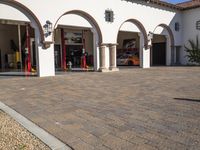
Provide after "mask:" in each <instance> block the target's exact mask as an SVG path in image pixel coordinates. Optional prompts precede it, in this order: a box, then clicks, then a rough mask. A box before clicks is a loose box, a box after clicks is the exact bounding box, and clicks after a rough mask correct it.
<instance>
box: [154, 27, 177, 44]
mask: <svg viewBox="0 0 200 150" xmlns="http://www.w3.org/2000/svg"><path fill="white" fill-rule="evenodd" d="M157 27H162V28H164V29H166V30H167V32H168V34H169V37H170V42H171V46H172V47H173V46H174V44H175V41H174V34H173V32H172V30H171V28H170V27H169V26H168V25H166V24H159V25H158V26H157ZM157 27H156V28H157ZM156 28H155V29H156Z"/></svg>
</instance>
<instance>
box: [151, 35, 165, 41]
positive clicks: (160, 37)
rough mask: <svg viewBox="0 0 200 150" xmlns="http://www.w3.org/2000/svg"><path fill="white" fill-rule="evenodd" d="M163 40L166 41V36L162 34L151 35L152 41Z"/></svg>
mask: <svg viewBox="0 0 200 150" xmlns="http://www.w3.org/2000/svg"><path fill="white" fill-rule="evenodd" d="M164 42H166V38H165V36H164V35H158V34H155V35H153V41H152V43H164Z"/></svg>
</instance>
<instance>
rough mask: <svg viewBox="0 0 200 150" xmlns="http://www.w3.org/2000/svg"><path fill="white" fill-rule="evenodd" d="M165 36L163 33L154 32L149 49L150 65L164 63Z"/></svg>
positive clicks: (162, 64)
mask: <svg viewBox="0 0 200 150" xmlns="http://www.w3.org/2000/svg"><path fill="white" fill-rule="evenodd" d="M166 47H167V45H166V38H165V36H164V35H157V34H154V36H153V41H152V49H151V64H152V66H165V65H166Z"/></svg>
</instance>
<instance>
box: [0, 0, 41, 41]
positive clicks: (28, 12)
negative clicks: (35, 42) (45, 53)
mask: <svg viewBox="0 0 200 150" xmlns="http://www.w3.org/2000/svg"><path fill="white" fill-rule="evenodd" d="M0 4H5V5H8V6H11V7H13V8H15V9H17V10H19V11H20V12H22V13H23V14H24V15H25V16H26V17H27V18H28V19H29V20H30V21H31V22H33V23H34V24H35V25H36V28H37V29H38V31H39V35H40V37H39V38H40V43H44V32H43V28H42V25H41V23H40V21H39V19H38V18H37V17H36V15H35V14H34V13H33V12H32V11H31V10H30V9H29V8H27V7H26V6H25V5H23V4H21V3H19V2H17V1H14V0H1V1H0Z"/></svg>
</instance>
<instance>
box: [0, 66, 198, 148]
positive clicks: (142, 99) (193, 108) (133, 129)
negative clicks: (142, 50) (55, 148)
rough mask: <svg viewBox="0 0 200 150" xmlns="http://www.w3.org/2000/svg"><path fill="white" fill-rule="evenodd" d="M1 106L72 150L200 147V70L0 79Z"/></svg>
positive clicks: (122, 70)
mask: <svg viewBox="0 0 200 150" xmlns="http://www.w3.org/2000/svg"><path fill="white" fill-rule="evenodd" d="M0 101H2V102H3V103H5V104H7V105H8V106H10V107H11V108H13V109H15V110H16V111H17V112H19V113H21V114H22V115H24V116H25V117H27V118H28V119H30V120H32V121H33V122H34V123H36V124H37V125H39V126H40V127H42V128H43V129H45V130H46V131H48V132H49V133H51V134H53V135H54V136H56V137H57V138H59V139H60V140H62V141H63V142H64V143H66V144H67V145H69V146H70V147H72V148H73V149H75V150H92V149H94V150H135V149H138V150H145V149H147V150H151V149H160V150H165V149H166V150H167V149H170V150H179V149H180V150H186V149H189V150H190V149H191V150H198V149H200V67H153V68H150V69H139V68H134V69H131V68H126V69H121V71H120V72H113V73H98V72H87V73H77V72H75V73H65V74H62V75H57V76H56V77H47V78H36V77H29V78H19V77H16V78H0Z"/></svg>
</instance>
